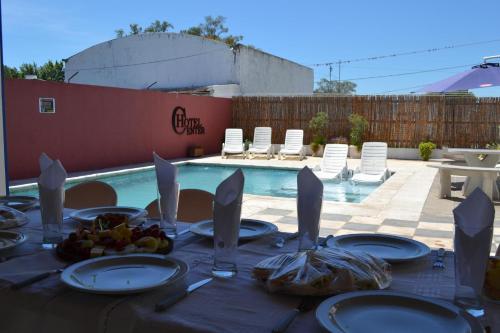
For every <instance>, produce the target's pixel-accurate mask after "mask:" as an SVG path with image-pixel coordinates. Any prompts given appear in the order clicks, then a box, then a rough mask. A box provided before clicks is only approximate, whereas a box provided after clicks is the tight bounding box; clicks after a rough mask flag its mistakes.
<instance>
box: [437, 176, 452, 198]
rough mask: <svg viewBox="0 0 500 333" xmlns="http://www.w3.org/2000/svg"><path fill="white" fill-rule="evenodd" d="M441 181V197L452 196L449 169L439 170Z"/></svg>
mask: <svg viewBox="0 0 500 333" xmlns="http://www.w3.org/2000/svg"><path fill="white" fill-rule="evenodd" d="M439 182H440V185H441V198H449V197H451V172H450V171H449V170H443V169H441V170H439Z"/></svg>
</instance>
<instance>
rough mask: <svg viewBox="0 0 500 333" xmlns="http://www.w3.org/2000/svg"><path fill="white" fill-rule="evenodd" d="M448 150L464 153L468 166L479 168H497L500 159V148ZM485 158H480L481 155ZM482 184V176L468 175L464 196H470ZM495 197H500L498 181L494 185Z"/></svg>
mask: <svg viewBox="0 0 500 333" xmlns="http://www.w3.org/2000/svg"><path fill="white" fill-rule="evenodd" d="M448 152H450V153H455V154H463V155H464V159H465V162H466V163H467V165H468V166H471V167H479V168H495V166H496V165H497V164H498V162H499V160H500V150H495V149H471V148H449V149H448ZM480 156H482V157H483V158H482V159H480V158H479V157H480ZM481 184H482V177H481V176H477V175H472V176H468V177H467V179H466V181H465V183H464V188H463V194H464V196H468V195H469V194H471V193H472V191H474V189H475V188H476V187H480V186H481ZM493 198H495V199H498V198H500V195H499V191H498V187H497V186H496V182H495V184H494V186H493Z"/></svg>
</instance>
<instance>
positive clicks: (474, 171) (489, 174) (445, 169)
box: [429, 164, 500, 200]
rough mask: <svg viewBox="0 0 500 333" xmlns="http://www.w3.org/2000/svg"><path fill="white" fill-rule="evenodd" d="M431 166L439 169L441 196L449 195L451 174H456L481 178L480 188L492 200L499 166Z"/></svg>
mask: <svg viewBox="0 0 500 333" xmlns="http://www.w3.org/2000/svg"><path fill="white" fill-rule="evenodd" d="M429 167H431V168H437V169H439V181H440V184H441V197H442V198H446V197H450V196H451V175H457V176H479V177H481V178H482V184H481V189H482V190H483V191H484V193H486V195H487V196H488V197H489V198H490V199H492V200H493V194H494V190H493V187H494V186H496V179H497V176H498V173H499V172H500V168H480V167H471V166H465V165H451V164H441V165H429Z"/></svg>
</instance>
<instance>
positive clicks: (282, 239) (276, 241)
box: [271, 231, 299, 249]
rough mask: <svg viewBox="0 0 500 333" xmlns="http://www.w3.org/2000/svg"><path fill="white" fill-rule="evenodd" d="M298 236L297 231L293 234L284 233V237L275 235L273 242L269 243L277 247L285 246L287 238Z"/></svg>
mask: <svg viewBox="0 0 500 333" xmlns="http://www.w3.org/2000/svg"><path fill="white" fill-rule="evenodd" d="M297 237H299V232H298V231H297V232H294V233H293V234H289V235H286V236H284V237H275V238H274V239H273V243H271V245H272V246H274V247H277V248H280V249H281V248H282V247H283V246H285V243H286V242H287V241H289V240H292V239H295V238H297Z"/></svg>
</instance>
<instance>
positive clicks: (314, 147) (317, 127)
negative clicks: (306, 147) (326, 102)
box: [309, 111, 328, 156]
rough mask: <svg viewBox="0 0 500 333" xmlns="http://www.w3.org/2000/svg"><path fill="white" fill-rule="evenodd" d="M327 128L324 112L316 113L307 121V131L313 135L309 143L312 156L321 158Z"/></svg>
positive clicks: (326, 115)
mask: <svg viewBox="0 0 500 333" xmlns="http://www.w3.org/2000/svg"><path fill="white" fill-rule="evenodd" d="M327 128H328V114H327V113H326V112H322V111H321V112H318V113H316V115H315V116H314V117H312V118H311V120H310V121H309V129H310V130H311V132H312V134H313V141H312V142H311V145H310V147H311V151H312V153H313V156H322V155H323V148H324V146H325V144H326V130H327Z"/></svg>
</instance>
